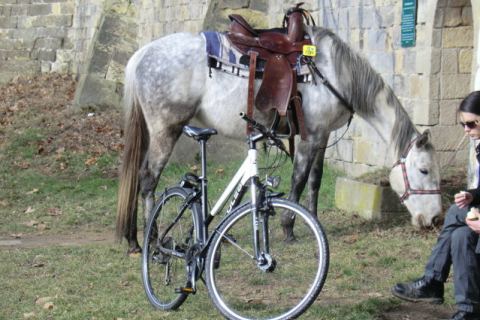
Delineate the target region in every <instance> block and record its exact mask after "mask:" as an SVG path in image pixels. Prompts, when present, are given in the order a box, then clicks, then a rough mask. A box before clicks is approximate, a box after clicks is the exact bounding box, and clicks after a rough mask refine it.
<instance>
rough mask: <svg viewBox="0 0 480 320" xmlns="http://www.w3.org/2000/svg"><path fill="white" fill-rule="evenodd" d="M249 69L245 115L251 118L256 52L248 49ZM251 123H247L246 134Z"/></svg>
mask: <svg viewBox="0 0 480 320" xmlns="http://www.w3.org/2000/svg"><path fill="white" fill-rule="evenodd" d="M248 55H249V56H250V69H249V74H248V98H247V116H249V117H250V118H253V103H254V100H255V71H256V69H257V56H258V52H255V51H249V52H248ZM252 131H253V128H252V125H251V124H249V123H247V134H250V133H252Z"/></svg>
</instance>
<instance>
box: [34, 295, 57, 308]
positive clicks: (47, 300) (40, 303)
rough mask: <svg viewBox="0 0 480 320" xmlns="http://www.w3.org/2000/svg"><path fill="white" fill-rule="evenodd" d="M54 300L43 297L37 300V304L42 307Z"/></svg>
mask: <svg viewBox="0 0 480 320" xmlns="http://www.w3.org/2000/svg"><path fill="white" fill-rule="evenodd" d="M52 300H53V298H52V297H41V298H37V300H35V304H36V305H39V306H40V305H44V304H45V303H47V302H51V301H52Z"/></svg>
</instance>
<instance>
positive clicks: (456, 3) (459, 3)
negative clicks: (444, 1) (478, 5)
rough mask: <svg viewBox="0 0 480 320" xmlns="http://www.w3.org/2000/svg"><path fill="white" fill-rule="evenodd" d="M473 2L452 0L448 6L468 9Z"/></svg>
mask: <svg viewBox="0 0 480 320" xmlns="http://www.w3.org/2000/svg"><path fill="white" fill-rule="evenodd" d="M470 1H471V0H450V1H448V4H449V6H450V7H466V6H470V5H471V2H470Z"/></svg>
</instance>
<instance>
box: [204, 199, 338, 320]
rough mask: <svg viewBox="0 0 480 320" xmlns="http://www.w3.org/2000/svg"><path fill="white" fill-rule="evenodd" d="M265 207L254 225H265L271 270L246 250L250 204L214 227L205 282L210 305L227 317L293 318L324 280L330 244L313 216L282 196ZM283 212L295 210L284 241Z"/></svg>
mask: <svg viewBox="0 0 480 320" xmlns="http://www.w3.org/2000/svg"><path fill="white" fill-rule="evenodd" d="M269 208H270V210H268V212H269V213H268V214H267V213H264V214H261V216H263V217H264V218H263V219H262V220H261V221H260V223H259V225H262V224H264V223H265V221H266V223H267V225H268V228H267V229H268V239H269V241H270V253H271V256H270V258H271V259H270V261H275V262H276V263H270V265H271V266H272V267H273V269H270V270H268V271H266V270H265V269H264V267H260V266H259V265H258V264H257V262H256V261H255V260H253V259H252V257H250V259H248V255H247V254H246V253H249V254H251V255H253V244H252V243H253V241H252V239H253V238H252V206H251V205H249V204H247V205H242V206H239V207H237V209H235V211H234V212H232V214H231V215H230V216H229V217H228V218H227V219H226V220H225V222H224V223H222V224H221V225H220V226H219V227H218V228H217V229H216V230H215V235H214V237H213V239H212V242H211V244H210V247H209V250H208V253H207V258H206V268H205V270H206V283H207V288H208V293H209V295H210V298H211V299H212V301H213V303H214V305H215V307H216V308H217V309H218V310H219V311H220V312H221V313H222V315H223V316H225V317H226V318H228V319H235V320H240V319H241V320H245V319H269V320H273V319H274V320H282V319H294V318H296V317H298V316H299V315H301V314H302V313H304V312H305V311H306V309H307V308H308V307H309V306H310V305H311V304H312V303H313V302H314V301H315V299H316V298H317V297H318V295H319V294H320V291H321V290H322V288H323V285H324V283H325V279H326V276H327V272H328V265H329V259H330V257H329V247H328V242H327V237H326V234H325V232H324V230H323V228H322V226H321V225H320V223H319V222H318V220H317V219H316V218H314V217H313V216H312V215H311V214H310V213H309V212H308V211H307V210H306V209H305V208H303V207H302V206H300V205H298V204H296V203H293V202H290V201H288V200H285V199H271V200H270V205H269ZM286 211H288V212H290V213H291V214H295V219H296V223H295V234H296V237H297V240H296V241H294V242H293V243H286V242H285V241H284V235H283V231H282V228H281V222H280V220H281V215H282V212H286ZM260 239H262V238H261V237H260ZM238 247H241V248H242V249H243V250H244V251H242V250H240V249H239V248H238ZM267 256H268V255H267ZM262 268H263V269H262Z"/></svg>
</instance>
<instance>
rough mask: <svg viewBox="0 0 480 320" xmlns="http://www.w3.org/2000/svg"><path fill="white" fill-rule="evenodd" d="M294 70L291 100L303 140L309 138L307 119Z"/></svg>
mask: <svg viewBox="0 0 480 320" xmlns="http://www.w3.org/2000/svg"><path fill="white" fill-rule="evenodd" d="M292 72H293V79H294V81H293V84H292V94H291V97H290V102H291V104H293V106H292V107H294V108H295V116H296V118H297V124H298V128H297V129H298V133H299V134H300V137H301V138H302V140H303V141H305V140H307V132H306V131H305V120H304V117H303V108H302V104H303V103H302V97H301V96H300V95H299V93H298V91H297V81H296V77H295V71H292Z"/></svg>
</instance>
